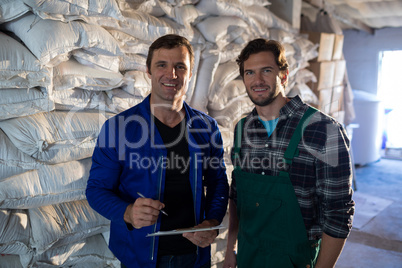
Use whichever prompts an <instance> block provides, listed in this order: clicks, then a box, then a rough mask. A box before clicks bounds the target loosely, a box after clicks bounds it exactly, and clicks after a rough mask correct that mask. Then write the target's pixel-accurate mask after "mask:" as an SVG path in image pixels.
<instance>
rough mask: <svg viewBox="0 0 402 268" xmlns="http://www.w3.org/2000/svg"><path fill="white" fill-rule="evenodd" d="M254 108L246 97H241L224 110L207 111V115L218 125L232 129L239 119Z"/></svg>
mask: <svg viewBox="0 0 402 268" xmlns="http://www.w3.org/2000/svg"><path fill="white" fill-rule="evenodd" d="M253 108H254V104H253V103H252V102H251V100H250V99H249V97H248V96H243V97H242V98H239V99H238V100H237V101H236V102H232V103H230V105H228V106H226V107H225V109H223V110H220V111H217V110H212V109H210V110H209V114H210V115H211V116H212V117H213V118H215V119H216V121H217V122H218V124H219V125H221V126H223V127H226V128H229V129H234V126H235V125H236V123H237V122H238V121H239V120H240V118H241V117H242V116H243V115H245V114H248V113H250V112H251V110H252V109H253Z"/></svg>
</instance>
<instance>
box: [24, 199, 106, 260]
mask: <svg viewBox="0 0 402 268" xmlns="http://www.w3.org/2000/svg"><path fill="white" fill-rule="evenodd" d="M29 219H30V222H31V228H32V236H31V240H30V245H31V247H32V248H34V249H35V250H36V252H37V253H38V254H41V253H43V252H45V251H46V250H48V249H50V248H51V247H52V246H53V247H60V246H64V245H68V244H71V243H75V242H78V241H81V240H83V239H85V238H87V237H90V236H93V235H96V234H100V233H102V232H105V231H106V230H108V229H109V226H110V221H109V220H107V219H106V218H104V217H102V216H101V215H99V214H98V213H97V212H95V211H94V210H93V209H92V208H91V207H90V206H89V204H88V201H87V200H80V201H74V202H67V203H61V204H57V205H52V206H44V207H39V208H32V209H29Z"/></svg>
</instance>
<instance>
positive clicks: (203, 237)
mask: <svg viewBox="0 0 402 268" xmlns="http://www.w3.org/2000/svg"><path fill="white" fill-rule="evenodd" d="M218 225H219V222H218V221H217V220H205V221H203V222H202V223H200V224H198V225H197V226H195V228H205V227H214V226H218ZM217 236H218V230H210V231H201V232H194V233H184V234H183V237H185V238H187V239H188V240H190V241H191V242H192V243H193V244H194V245H196V246H198V247H202V248H205V247H208V246H209V245H211V244H212V242H214V240H215V238H216V237H217Z"/></svg>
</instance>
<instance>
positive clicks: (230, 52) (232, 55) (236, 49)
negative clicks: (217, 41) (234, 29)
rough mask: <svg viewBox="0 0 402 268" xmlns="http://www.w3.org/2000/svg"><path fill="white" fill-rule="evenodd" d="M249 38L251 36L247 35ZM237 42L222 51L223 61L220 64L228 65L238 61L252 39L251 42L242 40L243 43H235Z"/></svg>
mask: <svg viewBox="0 0 402 268" xmlns="http://www.w3.org/2000/svg"><path fill="white" fill-rule="evenodd" d="M247 36H248V37H250V35H247ZM236 40H237V39H236ZM236 40H235V41H234V42H232V43H230V44H228V45H227V46H225V47H224V48H222V49H221V50H220V55H221V60H220V62H219V63H220V64H223V63H226V62H228V61H233V60H236V59H237V57H238V56H239V55H240V52H241V51H242V49H243V48H244V46H245V44H247V43H248V42H249V41H250V40H251V39H250V40H242V42H240V43H239V44H238V43H235V42H236Z"/></svg>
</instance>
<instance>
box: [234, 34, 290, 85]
mask: <svg viewBox="0 0 402 268" xmlns="http://www.w3.org/2000/svg"><path fill="white" fill-rule="evenodd" d="M264 51H271V52H272V53H273V54H274V57H275V61H276V64H278V67H279V70H280V71H286V70H288V69H289V64H288V62H287V60H286V56H285V48H284V47H283V46H282V44H281V43H279V42H278V41H275V40H267V39H263V38H258V39H254V40H252V41H250V42H249V43H248V44H247V45H246V46H245V47H244V48H243V50H242V51H241V52H240V55H239V57H238V58H237V59H236V62H237V64H238V65H239V72H240V76H241V77H242V78H244V62H245V61H246V60H247V59H248V58H249V57H250V55H252V54H256V53H259V52H264Z"/></svg>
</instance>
